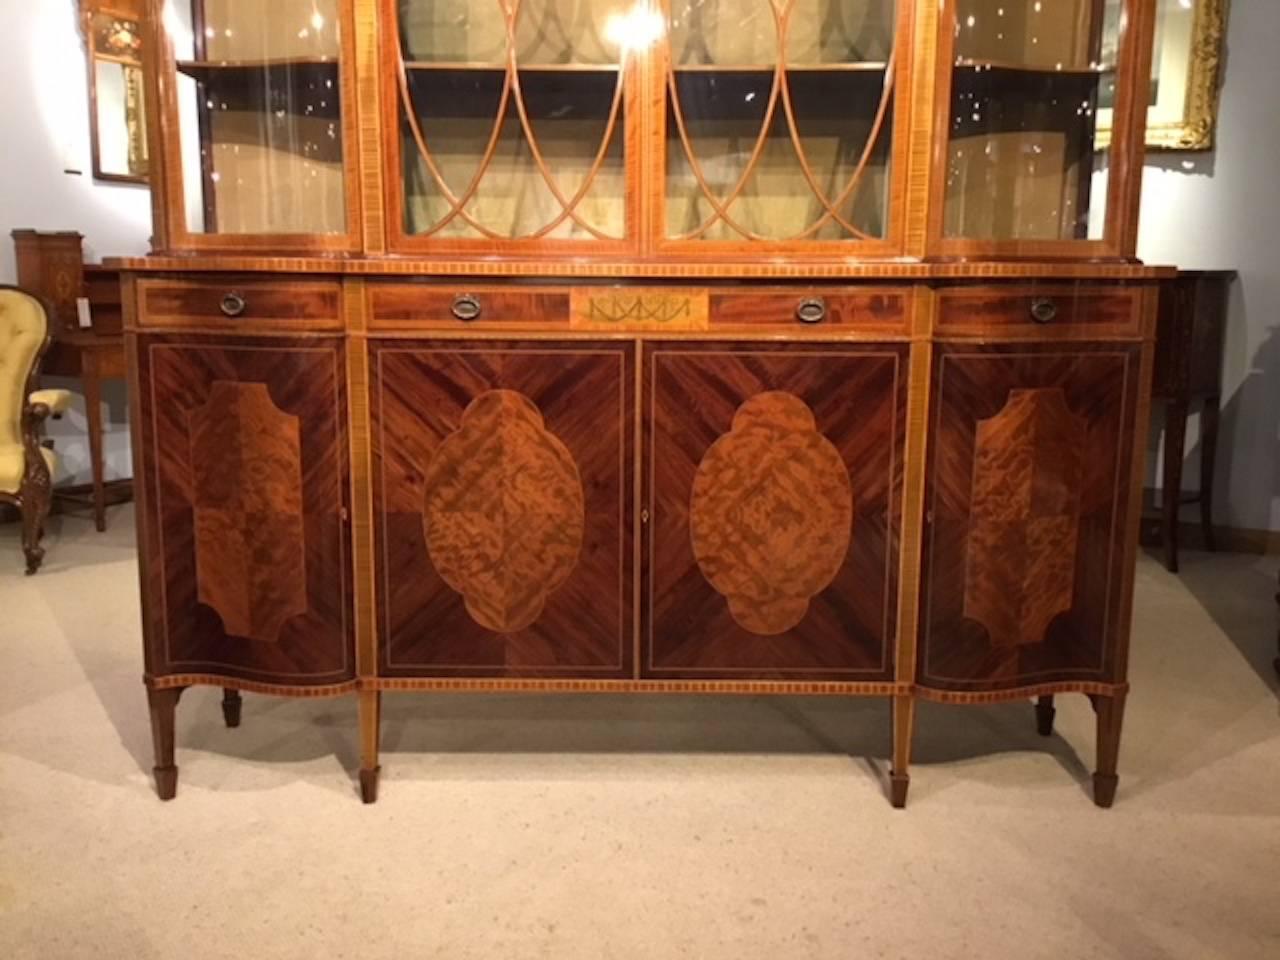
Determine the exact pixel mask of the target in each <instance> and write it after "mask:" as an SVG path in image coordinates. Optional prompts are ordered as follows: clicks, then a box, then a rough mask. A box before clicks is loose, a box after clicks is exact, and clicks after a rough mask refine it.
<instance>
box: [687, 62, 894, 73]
mask: <svg viewBox="0 0 1280 960" xmlns="http://www.w3.org/2000/svg"><path fill="white" fill-rule="evenodd" d="M888 66H889V64H888V63H886V62H885V61H883V60H859V61H851V62H847V63H788V64H787V65H786V69H787V73H884V71H885V70H886V69H887V68H888ZM776 69H777V68H776V66H775V65H772V64H762V63H679V64H673V65H672V70H674V71H675V72H676V73H677V74H682V73H773V72H774V71H775V70H776Z"/></svg>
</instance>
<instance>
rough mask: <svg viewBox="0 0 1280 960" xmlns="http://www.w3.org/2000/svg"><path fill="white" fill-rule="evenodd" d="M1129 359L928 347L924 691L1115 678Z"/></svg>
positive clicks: (1131, 411) (1132, 385) (1113, 349)
mask: <svg viewBox="0 0 1280 960" xmlns="http://www.w3.org/2000/svg"><path fill="white" fill-rule="evenodd" d="M1140 366H1141V350H1140V348H1139V347H1138V346H1136V345H1129V344H1124V343H1116V344H1108V345H1095V344H1069V345H1063V344H1053V345H1049V344H1027V345H1026V346H1018V347H1008V346H997V347H991V346H980V345H968V344H947V345H942V346H939V347H938V348H937V351H936V354H935V365H934V377H933V381H934V383H933V386H934V390H933V410H932V412H931V421H932V423H933V425H934V430H933V434H932V438H933V446H932V450H931V452H930V456H929V467H928V480H927V485H926V491H925V497H926V501H925V502H926V515H925V517H926V519H925V527H924V563H923V567H922V588H921V610H922V618H921V624H922V629H921V634H920V658H919V682H920V683H921V684H922V685H925V686H927V687H929V688H932V689H936V690H944V691H945V690H954V691H961V690H970V691H972V690H983V691H990V690H998V689H1001V688H1016V687H1033V686H1036V685H1038V684H1047V683H1073V682H1075V683H1079V682H1086V683H1093V684H1101V685H1116V684H1119V683H1120V682H1122V680H1123V670H1122V662H1121V651H1122V647H1123V645H1124V644H1123V640H1122V638H1123V637H1124V635H1125V632H1126V629H1127V624H1126V623H1125V622H1124V618H1125V616H1126V610H1127V601H1126V596H1127V592H1128V591H1127V590H1126V587H1125V584H1126V571H1127V570H1128V569H1129V566H1130V564H1131V560H1130V557H1129V552H1128V550H1127V549H1126V545H1127V543H1128V541H1129V539H1130V530H1131V526H1132V525H1131V523H1130V522H1129V514H1130V499H1131V491H1132V488H1133V480H1134V478H1133V477H1132V476H1131V474H1132V471H1133V467H1134V447H1135V440H1136V437H1137V431H1136V429H1135V417H1136V415H1137V410H1138V403H1139V396H1140V377H1139V369H1140ZM1091 689H1092V688H1091Z"/></svg>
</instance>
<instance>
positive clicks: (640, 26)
mask: <svg viewBox="0 0 1280 960" xmlns="http://www.w3.org/2000/svg"><path fill="white" fill-rule="evenodd" d="M665 30H666V25H665V23H664V21H663V18H662V15H661V14H660V13H658V12H657V11H656V10H650V9H647V8H646V7H643V6H639V5H637V6H634V7H632V8H631V9H630V10H628V11H627V12H626V13H615V14H612V15H610V17H609V19H608V20H607V21H605V25H604V35H605V39H606V40H608V41H609V42H610V43H612V44H615V45H617V46H618V47H620V48H621V49H623V50H631V51H639V50H645V49H647V48H648V47H651V46H653V44H655V43H657V42H658V40H659V39H661V37H662V34H663V33H664V32H665Z"/></svg>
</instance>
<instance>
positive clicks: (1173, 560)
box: [1160, 400, 1187, 573]
mask: <svg viewBox="0 0 1280 960" xmlns="http://www.w3.org/2000/svg"><path fill="white" fill-rule="evenodd" d="M1186 441H1187V403H1186V401H1185V400H1171V401H1170V402H1169V404H1168V406H1167V407H1166V408H1165V427H1164V476H1163V478H1162V479H1161V481H1160V482H1161V484H1162V486H1163V492H1162V493H1161V501H1162V505H1163V518H1162V521H1161V527H1162V531H1161V532H1162V533H1163V534H1164V565H1165V566H1166V567H1167V568H1168V570H1169V572H1170V573H1177V572H1178V514H1179V507H1181V505H1182V455H1183V447H1184V445H1185V444H1186Z"/></svg>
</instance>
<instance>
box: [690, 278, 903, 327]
mask: <svg viewBox="0 0 1280 960" xmlns="http://www.w3.org/2000/svg"><path fill="white" fill-rule="evenodd" d="M910 296H911V291H910V290H907V289H905V288H897V287H894V288H870V289H864V290H834V291H828V290H821V289H817V290H815V289H812V288H810V289H805V288H797V289H795V290H778V289H772V290H735V291H732V292H726V293H712V294H711V326H712V327H714V328H716V329H718V330H728V329H731V328H739V329H744V330H755V329H758V328H759V327H777V328H780V329H786V330H788V331H790V332H794V333H798V334H803V333H804V332H806V331H809V332H813V333H821V332H822V331H823V330H825V329H829V328H831V327H840V328H859V329H865V330H873V331H875V332H884V333H901V334H906V333H908V332H909V328H908V319H907V318H908V315H909V312H908V309H907V305H908V304H909V303H910Z"/></svg>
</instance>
